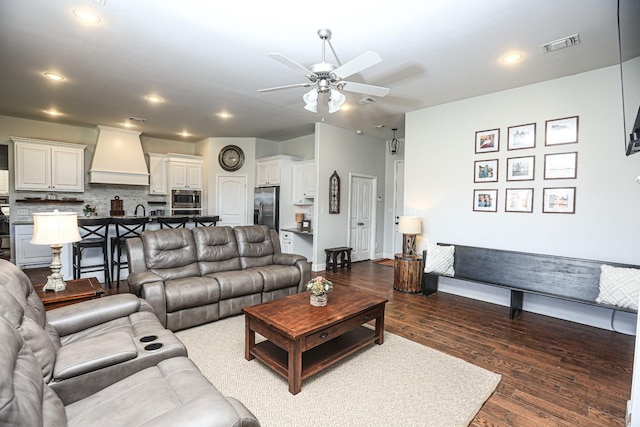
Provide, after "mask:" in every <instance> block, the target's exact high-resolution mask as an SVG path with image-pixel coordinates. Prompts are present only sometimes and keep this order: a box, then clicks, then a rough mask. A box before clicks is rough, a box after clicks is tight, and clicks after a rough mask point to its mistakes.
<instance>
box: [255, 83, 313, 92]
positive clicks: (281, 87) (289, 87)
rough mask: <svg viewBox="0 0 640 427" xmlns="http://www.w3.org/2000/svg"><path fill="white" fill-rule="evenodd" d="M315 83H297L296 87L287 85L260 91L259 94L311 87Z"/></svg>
mask: <svg viewBox="0 0 640 427" xmlns="http://www.w3.org/2000/svg"><path fill="white" fill-rule="evenodd" d="M312 85H313V83H297V84H294V85H286V86H276V87H269V88H266V89H258V92H272V91H274V90H281V89H291V88H294V87H309V86H312Z"/></svg>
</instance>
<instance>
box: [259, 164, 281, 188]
mask: <svg viewBox="0 0 640 427" xmlns="http://www.w3.org/2000/svg"><path fill="white" fill-rule="evenodd" d="M256 167H257V168H258V170H257V178H256V181H257V184H258V187H259V186H261V185H280V181H281V179H280V159H269V160H258V161H256Z"/></svg>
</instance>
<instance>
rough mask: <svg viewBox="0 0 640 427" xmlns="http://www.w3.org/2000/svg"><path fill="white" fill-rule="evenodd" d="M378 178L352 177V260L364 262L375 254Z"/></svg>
mask: <svg viewBox="0 0 640 427" xmlns="http://www.w3.org/2000/svg"><path fill="white" fill-rule="evenodd" d="M375 191H376V178H374V177H365V176H356V175H353V176H351V185H350V193H349V246H351V248H352V251H351V260H352V261H364V260H369V259H373V258H374V256H375V255H374V253H375Z"/></svg>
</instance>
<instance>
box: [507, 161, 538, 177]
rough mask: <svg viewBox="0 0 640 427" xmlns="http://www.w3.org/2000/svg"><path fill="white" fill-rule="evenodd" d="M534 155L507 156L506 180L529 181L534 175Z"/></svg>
mask: <svg viewBox="0 0 640 427" xmlns="http://www.w3.org/2000/svg"><path fill="white" fill-rule="evenodd" d="M535 162H536V158H535V156H525V157H509V158H508V159H507V181H531V180H533V178H534V176H535Z"/></svg>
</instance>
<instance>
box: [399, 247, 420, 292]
mask: <svg viewBox="0 0 640 427" xmlns="http://www.w3.org/2000/svg"><path fill="white" fill-rule="evenodd" d="M394 269H395V271H394V275H393V289H395V290H396V291H400V292H406V293H418V292H422V257H421V256H420V255H403V254H396V255H395V261H394Z"/></svg>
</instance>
